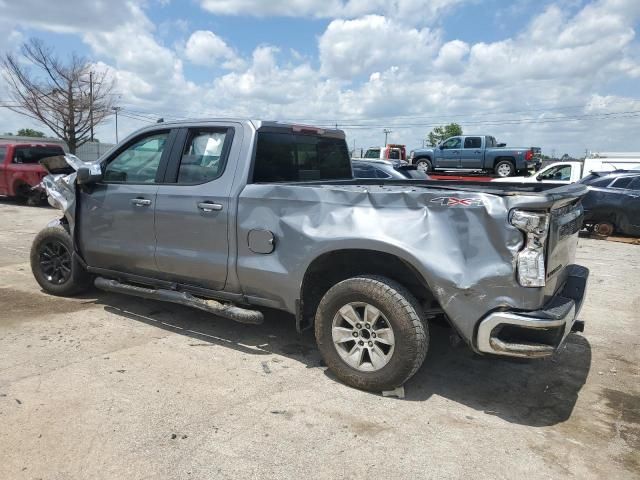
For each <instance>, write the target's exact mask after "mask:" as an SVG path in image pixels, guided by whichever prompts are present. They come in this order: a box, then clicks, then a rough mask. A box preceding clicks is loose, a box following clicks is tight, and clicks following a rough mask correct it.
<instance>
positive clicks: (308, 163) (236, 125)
mask: <svg viewBox="0 0 640 480" xmlns="http://www.w3.org/2000/svg"><path fill="white" fill-rule="evenodd" d="M44 163H45V164H46V165H45V166H46V167H47V168H48V170H49V171H50V172H51V174H50V175H49V176H48V177H46V178H45V180H44V185H45V188H46V190H47V192H48V194H49V201H50V203H51V204H52V205H53V206H56V207H58V208H60V209H61V210H63V211H64V217H63V218H62V219H61V220H59V221H58V222H56V223H55V224H51V225H49V227H48V228H46V229H44V230H43V231H42V232H41V233H40V234H39V235H38V236H37V238H36V239H35V241H34V243H33V247H32V253H31V265H32V269H33V274H34V276H35V278H36V280H37V281H38V283H39V284H40V285H41V286H42V288H43V289H44V290H45V291H46V292H49V293H51V294H54V295H73V294H76V293H78V292H80V291H81V290H83V289H86V288H88V287H89V286H90V285H91V282H92V281H93V282H94V283H95V285H96V286H97V287H98V288H101V289H104V290H108V291H113V292H121V293H125V294H132V295H137V296H142V297H146V298H153V299H158V300H166V301H169V302H175V303H180V304H183V305H190V306H192V307H196V308H200V309H203V310H206V311H209V312H212V313H215V314H217V315H220V316H223V317H227V318H231V319H233V320H235V321H239V322H244V323H254V324H255V323H260V322H262V319H263V316H262V312H261V311H260V308H261V307H269V308H275V309H279V310H283V311H285V312H289V313H291V314H293V315H295V318H296V325H297V328H298V330H300V331H302V330H304V329H306V328H311V327H313V328H314V329H315V336H316V339H317V344H318V347H319V349H320V352H321V354H322V357H323V358H324V360H325V362H326V364H327V365H328V366H329V368H331V370H332V371H333V372H334V373H335V374H336V376H337V377H338V378H340V379H341V380H342V381H344V382H345V383H347V384H349V385H352V386H355V387H358V388H362V389H366V390H375V391H380V390H389V389H393V388H395V387H398V386H401V385H402V384H403V383H404V382H405V381H406V380H407V379H409V378H410V377H411V376H412V375H413V374H414V373H415V372H416V371H417V370H418V368H419V367H420V365H421V364H422V362H423V360H424V358H425V355H426V353H427V348H428V344H429V319H430V318H432V317H433V316H434V315H436V314H438V313H440V314H443V315H444V317H445V318H446V319H447V320H448V322H449V323H450V324H451V326H452V328H453V329H455V331H456V332H457V334H458V335H459V336H460V337H461V338H462V339H463V340H464V341H465V342H466V343H467V344H468V346H469V347H470V348H471V349H472V350H474V351H475V352H478V353H481V354H494V355H506V356H515V357H541V356H546V355H551V354H552V353H553V352H554V350H555V349H557V348H558V347H559V346H560V345H561V344H562V343H563V341H564V339H565V337H566V336H567V335H568V334H569V332H570V331H572V330H582V327H583V324H582V322H580V321H577V320H576V316H577V315H578V312H579V310H580V307H581V305H582V302H583V298H584V293H585V287H586V282H587V277H588V270H587V269H586V268H583V267H581V266H578V265H574V264H573V263H572V262H573V260H574V254H575V249H576V245H577V241H578V240H577V235H578V230H579V229H580V226H581V224H582V215H583V210H582V207H581V203H580V199H581V198H582V197H583V196H584V195H585V194H586V191H587V190H586V187H584V186H581V185H567V186H560V187H558V186H556V185H546V184H535V185H534V184H513V185H511V184H505V183H500V184H495V183H492V184H481V183H479V184H470V183H469V182H460V183H457V182H455V181H453V182H442V181H440V182H436V181H414V180H406V181H403V180H375V179H373V180H354V179H353V178H352V170H351V163H350V159H349V153H348V150H347V145H346V142H345V138H344V134H343V133H342V132H341V131H338V130H322V129H317V128H313V127H306V126H296V125H287V124H281V123H276V122H260V121H248V120H238V121H231V120H207V121H197V122H196V121H194V122H176V123H163V124H158V125H154V126H152V127H149V128H145V129H143V130H140V131H138V132H136V133H134V134H133V135H131V136H130V137H129V138H127V139H126V140H125V141H124V142H122V143H121V144H120V145H118V146H117V147H115V148H114V149H113V150H112V151H110V152H109V153H107V154H106V155H105V156H103V157H102V158H101V159H100V160H98V161H97V162H95V163H92V164H84V163H82V162H80V161H79V160H77V159H75V158H74V157H71V156H67V157H56V158H53V159H50V160H49V161H45V162H44Z"/></svg>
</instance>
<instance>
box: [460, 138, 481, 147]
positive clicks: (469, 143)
mask: <svg viewBox="0 0 640 480" xmlns="http://www.w3.org/2000/svg"><path fill="white" fill-rule="evenodd" d="M480 147H482V139H481V138H480V137H467V138H465V139H464V148H480Z"/></svg>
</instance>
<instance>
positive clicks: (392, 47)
mask: <svg viewBox="0 0 640 480" xmlns="http://www.w3.org/2000/svg"><path fill="white" fill-rule="evenodd" d="M438 44H439V39H438V36H437V35H436V34H434V33H433V32H432V31H431V30H429V29H428V28H423V29H421V30H418V29H415V28H411V29H407V28H405V27H404V26H403V25H402V24H401V23H398V22H396V21H394V20H390V19H388V18H386V17H382V16H380V15H367V16H365V17H362V18H358V19H355V20H334V21H332V22H331V23H330V24H329V26H328V27H327V30H326V31H325V32H324V33H323V35H322V36H321V37H320V40H319V50H320V62H321V64H322V72H323V73H324V74H326V75H328V76H335V77H338V78H352V77H354V76H357V75H360V74H363V73H365V74H367V73H369V72H372V71H378V70H385V69H387V68H389V67H391V66H394V65H402V64H412V65H414V66H418V67H419V66H420V65H426V64H427V62H428V61H429V59H430V58H431V57H432V55H433V53H434V52H435V51H437V48H438Z"/></svg>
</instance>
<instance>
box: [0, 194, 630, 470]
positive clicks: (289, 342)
mask: <svg viewBox="0 0 640 480" xmlns="http://www.w3.org/2000/svg"><path fill="white" fill-rule="evenodd" d="M56 216H57V212H56V211H55V210H52V209H48V208H33V207H22V206H17V205H16V204H13V203H11V202H8V201H3V200H1V199H0V223H1V224H2V225H3V228H2V231H1V232H0V459H1V461H0V478H2V479H22V478H25V479H27V478H28V479H33V478H42V479H87V478H92V479H97V478H127V479H141V478H170V479H194V478H197V479H202V478H300V477H302V476H304V477H306V478H330V479H335V478H350V479H351V478H362V479H368V480H370V479H376V478H525V477H526V478H566V477H574V478H580V479H589V478H616V479H619V478H640V368H639V366H640V314H639V313H638V312H639V311H640V293H639V292H640V290H638V285H639V284H640V247H639V246H634V245H626V244H619V243H612V242H606V241H598V240H589V239H581V240H580V248H579V250H578V262H579V263H582V264H584V265H586V266H588V267H589V268H590V269H591V272H592V276H591V283H590V288H589V296H588V300H587V302H586V305H585V307H584V309H583V313H582V319H583V320H585V321H586V324H587V325H586V332H585V334H584V335H574V334H572V335H571V336H570V337H569V339H568V342H567V345H566V348H565V349H564V350H562V351H561V352H560V353H559V354H558V355H556V356H555V357H554V358H552V359H548V360H543V361H535V362H513V361H505V360H499V359H488V358H481V357H478V356H474V355H472V354H471V353H470V352H468V351H467V350H466V349H464V348H459V349H451V348H450V347H449V345H448V340H447V331H446V330H445V329H443V328H441V327H435V328H433V331H432V335H433V338H432V345H431V350H430V352H429V354H428V357H427V361H426V362H425V364H424V366H423V367H422V369H421V370H420V371H419V372H418V374H417V375H416V376H415V377H414V378H413V379H412V380H411V381H410V382H409V383H408V384H407V385H406V393H407V398H406V399H405V400H398V399H393V398H383V397H382V396H380V395H373V394H369V393H364V392H360V391H357V390H354V389H351V388H348V387H345V386H343V385H341V384H339V383H337V382H336V381H335V380H334V378H332V376H331V374H330V373H328V372H327V371H326V369H325V368H324V367H322V365H321V363H320V358H319V356H318V352H317V351H316V349H315V348H314V342H313V337H312V335H311V334H306V335H302V336H298V335H297V334H296V333H295V329H294V325H293V321H292V319H291V318H289V317H287V316H286V315H282V314H270V315H268V318H267V321H266V322H265V324H264V325H263V326H260V327H253V326H243V325H238V324H234V323H232V322H230V321H226V320H221V319H216V318H213V317H211V316H209V315H207V314H205V313H200V312H197V311H194V310H190V309H187V308H182V307H179V306H171V305H166V304H160V303H155V302H152V301H146V300H137V299H133V298H128V297H121V296H116V295H107V294H102V293H99V292H91V293H90V294H88V295H86V296H84V297H83V298H78V299H72V300H69V299H60V298H54V297H50V296H47V295H45V294H43V293H42V292H41V291H40V290H39V288H38V286H37V285H36V283H35V281H34V280H33V279H32V277H31V273H30V270H29V264H28V255H29V245H30V242H31V239H32V238H33V236H34V234H35V233H36V232H37V231H38V230H39V229H40V228H41V227H42V226H43V225H45V223H46V222H47V221H48V220H49V219H52V218H55V217H56Z"/></svg>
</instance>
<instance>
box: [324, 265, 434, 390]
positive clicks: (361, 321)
mask: <svg viewBox="0 0 640 480" xmlns="http://www.w3.org/2000/svg"><path fill="white" fill-rule="evenodd" d="M315 334H316V341H317V342H318V348H319V350H320V353H321V355H322V358H323V359H324V361H325V363H326V364H327V366H328V367H329V368H330V369H331V371H332V372H333V373H334V374H335V375H336V376H337V377H338V378H339V379H340V380H341V381H343V382H344V383H346V384H348V385H350V386H353V387H356V388H360V389H363V390H369V391H384V390H392V389H394V388H396V387H399V386H401V385H403V384H404V383H405V382H406V381H407V380H408V379H409V378H411V376H413V374H414V373H415V372H416V371H417V370H418V369H419V368H420V366H421V365H422V363H423V361H424V359H425V356H426V354H427V348H428V344H429V331H428V327H427V323H426V320H425V319H424V318H423V314H422V309H421V308H420V305H419V303H418V301H417V300H416V299H415V297H413V295H411V293H410V292H409V291H408V290H406V289H405V288H404V287H402V286H401V285H399V284H398V283H396V282H394V281H393V280H390V279H388V278H385V277H377V276H376V277H373V276H372V277H368V276H362V277H354V278H349V279H347V280H344V281H342V282H340V283H338V284H337V285H335V286H333V287H332V288H331V289H330V290H329V291H328V292H327V293H326V294H325V296H324V297H323V298H322V301H321V302H320V305H319V306H318V310H317V312H316V320H315Z"/></svg>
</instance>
